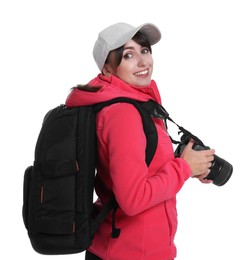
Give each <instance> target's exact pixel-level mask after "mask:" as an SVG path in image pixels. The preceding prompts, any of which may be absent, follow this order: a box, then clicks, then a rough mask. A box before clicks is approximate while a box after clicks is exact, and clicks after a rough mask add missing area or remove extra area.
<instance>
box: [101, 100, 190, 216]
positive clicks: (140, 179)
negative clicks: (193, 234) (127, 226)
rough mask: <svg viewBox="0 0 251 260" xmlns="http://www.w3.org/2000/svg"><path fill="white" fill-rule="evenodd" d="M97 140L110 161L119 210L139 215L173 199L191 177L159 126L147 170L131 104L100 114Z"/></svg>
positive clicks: (141, 136)
mask: <svg viewBox="0 0 251 260" xmlns="http://www.w3.org/2000/svg"><path fill="white" fill-rule="evenodd" d="M102 117H103V118H102V121H103V123H102V125H103V127H102V130H101V132H100V135H99V138H100V139H101V144H103V147H101V149H103V153H107V155H108V159H109V172H110V176H111V180H112V189H113V192H114V194H115V197H116V199H117V201H118V203H119V205H120V208H121V209H122V210H123V211H124V212H125V213H126V214H128V215H135V214H138V213H140V212H142V211H144V210H146V209H148V208H150V207H153V206H155V205H157V204H159V203H161V202H164V201H166V200H169V199H171V198H173V197H175V196H176V194H177V192H178V191H179V190H180V188H181V187H182V186H183V184H184V182H185V180H186V179H188V178H189V177H190V176H191V169H190V167H189V165H188V164H187V163H186V162H185V161H184V160H183V159H180V158H175V157H174V155H173V148H172V144H171V141H170V138H169V137H168V135H167V134H166V132H165V131H164V129H163V127H160V126H158V139H159V140H158V147H157V150H156V153H155V156H154V158H153V160H152V162H151V164H150V166H149V168H148V167H147V165H146V162H145V147H146V137H145V134H144V130H143V125H142V121H141V116H140V114H139V113H138V111H137V109H136V108H135V107H134V106H133V105H131V104H124V103H123V104H122V103H120V104H114V105H112V106H110V107H108V108H105V109H104V112H103V111H102Z"/></svg>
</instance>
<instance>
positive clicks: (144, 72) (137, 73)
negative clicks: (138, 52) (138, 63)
mask: <svg viewBox="0 0 251 260" xmlns="http://www.w3.org/2000/svg"><path fill="white" fill-rule="evenodd" d="M148 73H149V70H143V71H139V72H136V73H134V75H136V76H140V75H146V74H148Z"/></svg>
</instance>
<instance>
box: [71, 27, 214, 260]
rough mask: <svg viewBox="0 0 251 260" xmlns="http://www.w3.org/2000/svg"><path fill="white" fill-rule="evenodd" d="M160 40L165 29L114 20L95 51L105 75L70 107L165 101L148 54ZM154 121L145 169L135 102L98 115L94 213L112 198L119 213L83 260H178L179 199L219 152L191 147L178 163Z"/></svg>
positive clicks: (79, 91)
mask: <svg viewBox="0 0 251 260" xmlns="http://www.w3.org/2000/svg"><path fill="white" fill-rule="evenodd" d="M160 38H161V34H160V31H159V29H158V28H157V27H156V26H155V25H153V24H143V25H142V26H139V27H134V26H131V25H129V24H125V23H117V24H114V25H111V26H109V27H108V28H106V29H104V30H103V31H102V32H100V34H99V36H98V39H97V41H96V43H95V45H94V49H93V56H94V59H95V61H96V63H97V65H98V67H99V69H100V72H101V73H100V74H99V75H98V76H97V77H95V78H94V79H92V80H91V81H90V82H89V83H88V84H87V85H86V86H84V87H76V88H73V90H72V92H71V93H70V95H69V96H68V98H67V101H66V105H67V107H74V106H79V105H91V104H95V103H97V102H102V101H107V100H110V99H112V98H115V97H129V98H132V99H135V100H137V101H141V102H144V101H149V100H151V101H152V102H155V104H156V103H157V105H158V104H161V98H160V94H159V91H158V87H157V85H156V83H155V81H154V80H152V72H153V57H152V49H151V46H152V45H153V44H155V43H157V42H158V41H159V40H160ZM91 89H94V90H95V91H91ZM150 120H152V118H150ZM153 122H154V125H155V127H156V130H157V135H158V144H157V148H156V151H155V155H154V157H153V159H152V161H151V163H150V165H148V164H147V163H146V160H145V157H146V136H145V132H144V129H143V125H142V120H141V117H140V115H139V113H138V111H137V110H136V109H135V108H134V107H133V106H132V105H131V104H126V103H117V104H114V105H111V106H108V107H105V108H104V109H103V110H102V111H100V112H99V113H98V115H97V119H96V123H97V127H96V131H97V143H98V165H97V175H96V185H95V189H96V193H97V195H98V198H99V199H98V200H97V202H96V204H95V208H96V211H100V210H101V208H102V207H103V205H104V204H105V203H106V202H107V201H108V200H109V199H110V197H111V196H115V198H116V201H117V202H118V205H119V208H118V210H117V211H116V215H112V214H111V215H109V216H108V217H107V218H106V219H105V221H104V222H103V224H102V225H101V226H100V228H99V229H98V231H97V233H96V234H95V237H94V240H93V244H92V245H91V247H90V248H89V249H88V251H87V254H86V259H107V260H108V259H121V260H128V259H144V260H156V259H158V260H162V259H165V260H172V259H174V258H175V257H176V247H175V244H174V236H175V233H176V229H177V212H176V194H177V193H178V191H179V190H180V189H181V188H182V186H183V185H184V183H185V181H186V180H187V179H188V178H189V177H191V176H193V177H197V178H198V179H202V180H203V178H204V177H205V176H206V175H207V174H208V169H209V168H210V166H211V161H212V160H213V154H214V150H207V151H194V150H193V149H192V142H190V143H189V144H188V145H187V147H186V148H185V149H184V151H183V153H182V156H181V158H176V157H175V156H174V151H173V147H172V142H171V139H170V137H169V135H168V133H167V131H166V128H165V125H164V122H163V120H162V119H160V118H153ZM204 182H205V181H204ZM207 182H209V181H207ZM114 221H116V225H117V226H118V227H119V228H120V229H121V233H120V235H119V236H118V237H116V238H115V237H114V236H111V227H114Z"/></svg>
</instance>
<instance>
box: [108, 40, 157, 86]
mask: <svg viewBox="0 0 251 260" xmlns="http://www.w3.org/2000/svg"><path fill="white" fill-rule="evenodd" d="M152 70H153V59H152V54H151V52H150V50H149V49H148V48H147V47H142V46H141V45H139V44H138V43H136V42H135V41H133V40H130V41H128V42H127V44H125V46H124V49H123V55H122V60H121V62H120V64H119V66H118V67H117V69H116V71H115V72H114V71H112V74H114V75H115V76H117V77H118V78H120V79H122V80H123V81H125V82H127V83H128V84H131V85H134V86H137V87H145V86H149V84H150V82H151V77H152Z"/></svg>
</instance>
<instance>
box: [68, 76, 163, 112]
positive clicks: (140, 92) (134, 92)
mask: <svg viewBox="0 0 251 260" xmlns="http://www.w3.org/2000/svg"><path fill="white" fill-rule="evenodd" d="M88 85H89V86H91V87H94V88H95V87H100V89H98V91H97V92H89V91H83V90H80V89H77V88H76V89H73V90H72V91H71V93H70V94H69V95H68V97H67V99H66V106H67V107H76V106H86V105H93V104H96V103H99V102H104V101H107V100H110V99H113V98H117V97H128V98H133V99H135V100H138V101H147V100H149V99H153V100H155V101H157V102H159V103H160V95H159V92H158V89H157V86H156V83H155V81H154V80H152V81H151V83H150V85H149V86H147V87H135V86H133V85H130V84H127V83H125V82H124V81H122V80H121V79H119V78H117V77H116V76H110V77H107V76H104V75H102V74H99V75H98V76H97V77H96V78H94V79H93V80H91V81H90V82H89V83H88Z"/></svg>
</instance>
